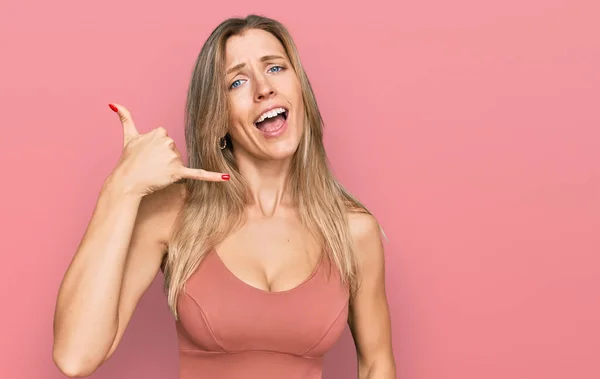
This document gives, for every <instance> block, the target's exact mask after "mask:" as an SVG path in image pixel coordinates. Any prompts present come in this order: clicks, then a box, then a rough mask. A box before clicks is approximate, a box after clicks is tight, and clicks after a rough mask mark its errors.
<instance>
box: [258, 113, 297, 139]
mask: <svg viewBox="0 0 600 379" xmlns="http://www.w3.org/2000/svg"><path fill="white" fill-rule="evenodd" d="M288 112H289V111H288ZM287 127H288V120H287V119H286V120H285V121H284V122H283V124H281V126H280V127H279V129H277V130H273V131H270V132H263V131H262V130H260V129H258V128H256V130H257V131H258V132H259V133H260V134H262V136H263V137H265V138H277V137H279V136H280V135H282V134H283V133H284V132H285V131H286V130H287Z"/></svg>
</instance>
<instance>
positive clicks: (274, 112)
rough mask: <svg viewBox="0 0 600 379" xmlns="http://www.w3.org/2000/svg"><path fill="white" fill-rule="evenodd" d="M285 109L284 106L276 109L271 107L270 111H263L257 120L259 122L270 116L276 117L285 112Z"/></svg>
mask: <svg viewBox="0 0 600 379" xmlns="http://www.w3.org/2000/svg"><path fill="white" fill-rule="evenodd" d="M284 112H285V109H283V108H275V109H271V110H270V111H268V112H265V113H263V114H262V115H261V116H260V117H259V118H258V120H256V122H257V123H259V122H263V121H264V120H265V119H267V118H269V117H275V116H277V115H278V114H281V113H284Z"/></svg>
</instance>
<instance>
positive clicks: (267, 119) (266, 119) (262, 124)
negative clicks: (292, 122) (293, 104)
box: [254, 108, 289, 132]
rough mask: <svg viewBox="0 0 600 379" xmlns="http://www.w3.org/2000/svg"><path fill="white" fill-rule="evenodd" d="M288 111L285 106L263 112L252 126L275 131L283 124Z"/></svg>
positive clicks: (266, 130)
mask: <svg viewBox="0 0 600 379" xmlns="http://www.w3.org/2000/svg"><path fill="white" fill-rule="evenodd" d="M288 113H289V111H288V110H287V109H286V108H275V109H271V110H270V111H268V112H265V113H263V114H262V115H261V116H260V117H259V118H258V119H257V120H256V121H254V126H256V127H257V128H258V129H259V130H261V131H263V132H272V131H275V130H277V129H279V128H281V126H282V125H283V123H284V122H285V121H286V120H287V118H288Z"/></svg>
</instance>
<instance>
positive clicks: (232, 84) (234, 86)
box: [229, 79, 241, 88]
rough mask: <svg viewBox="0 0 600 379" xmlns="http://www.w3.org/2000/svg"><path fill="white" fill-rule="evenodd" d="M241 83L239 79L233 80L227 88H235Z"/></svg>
mask: <svg viewBox="0 0 600 379" xmlns="http://www.w3.org/2000/svg"><path fill="white" fill-rule="evenodd" d="M238 82H240V84H239V85H238V86H236V85H235V84H236V83H238ZM240 85H241V79H238V80H236V81H234V82H233V83H231V86H229V88H237V87H239V86H240Z"/></svg>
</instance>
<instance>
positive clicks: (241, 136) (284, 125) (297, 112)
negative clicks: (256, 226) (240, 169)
mask: <svg viewBox="0 0 600 379" xmlns="http://www.w3.org/2000/svg"><path fill="white" fill-rule="evenodd" d="M225 52H226V57H225V70H226V78H225V83H226V85H227V93H228V99H229V105H230V111H231V114H230V125H229V135H230V136H231V139H232V141H233V145H234V147H235V151H236V155H237V154H243V155H246V156H250V157H253V158H256V159H261V160H274V159H286V158H290V157H291V156H292V155H293V154H294V152H295V151H296V149H297V147H298V144H299V142H300V138H301V136H302V130H303V127H304V105H303V102H302V89H301V86H300V81H299V80H298V78H297V76H296V73H295V72H294V69H293V68H292V66H291V64H290V61H289V59H288V57H287V55H286V54H285V50H284V48H283V46H282V44H281V43H280V42H279V40H278V39H277V38H275V37H274V36H273V35H272V34H270V33H268V32H265V31H263V30H255V29H253V30H249V31H247V32H245V33H244V34H243V35H241V36H234V37H231V38H229V40H228V41H227V45H226V51H225Z"/></svg>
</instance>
